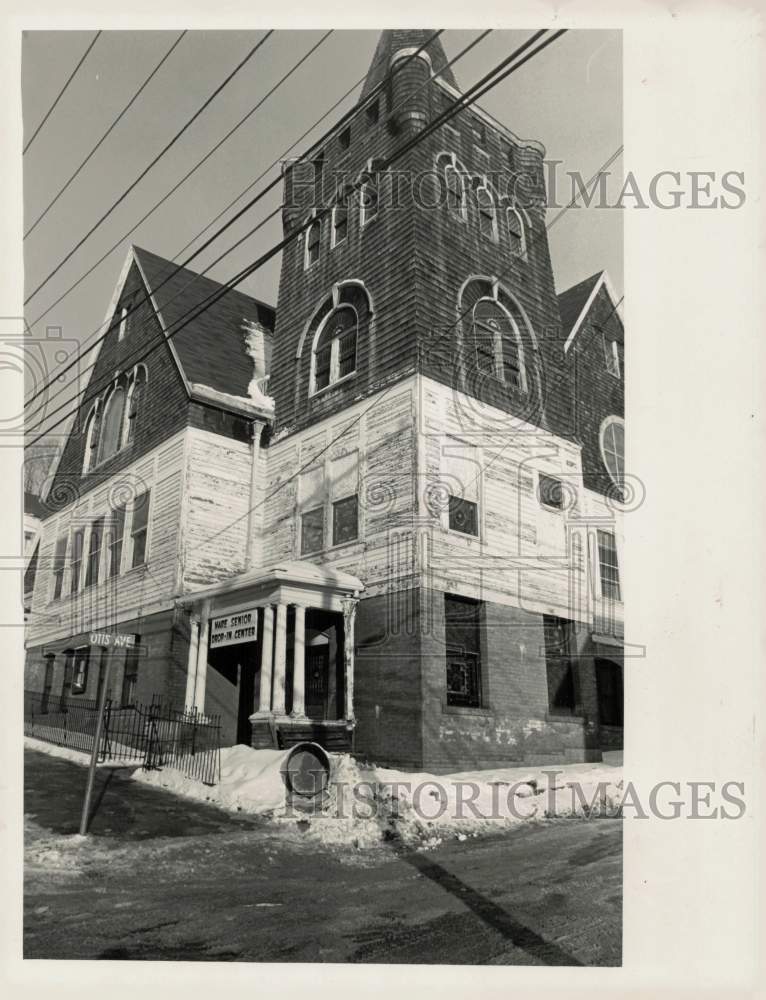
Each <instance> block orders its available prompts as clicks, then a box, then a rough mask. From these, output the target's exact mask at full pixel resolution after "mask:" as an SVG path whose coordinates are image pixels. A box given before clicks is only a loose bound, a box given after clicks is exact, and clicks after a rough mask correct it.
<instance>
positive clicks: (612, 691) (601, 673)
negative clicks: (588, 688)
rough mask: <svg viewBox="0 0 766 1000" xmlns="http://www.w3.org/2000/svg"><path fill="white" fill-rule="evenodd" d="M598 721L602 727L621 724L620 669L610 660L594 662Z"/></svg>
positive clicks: (621, 695) (621, 694)
mask: <svg viewBox="0 0 766 1000" xmlns="http://www.w3.org/2000/svg"><path fill="white" fill-rule="evenodd" d="M595 666H596V691H597V693H598V719H599V722H600V723H601V725H602V726H621V725H622V724H623V693H622V667H621V666H620V665H619V664H618V663H613V662H612V661H611V660H596V661H595Z"/></svg>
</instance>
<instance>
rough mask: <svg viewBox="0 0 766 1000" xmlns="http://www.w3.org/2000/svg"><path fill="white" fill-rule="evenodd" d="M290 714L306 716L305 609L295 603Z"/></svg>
mask: <svg viewBox="0 0 766 1000" xmlns="http://www.w3.org/2000/svg"><path fill="white" fill-rule="evenodd" d="M291 714H292V715H294V716H296V717H299V718H305V716H306V609H305V608H304V607H303V605H302V604H296V605H295V643H294V656H293V710H292V712H291Z"/></svg>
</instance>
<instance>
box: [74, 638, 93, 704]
mask: <svg viewBox="0 0 766 1000" xmlns="http://www.w3.org/2000/svg"><path fill="white" fill-rule="evenodd" d="M89 661H90V646H79V647H78V648H77V649H76V650H75V651H74V670H73V673H72V694H85V691H86V689H87V687H88V663H89Z"/></svg>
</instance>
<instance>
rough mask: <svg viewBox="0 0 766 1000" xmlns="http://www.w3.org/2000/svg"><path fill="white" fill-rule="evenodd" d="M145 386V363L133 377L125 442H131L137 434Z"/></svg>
mask: <svg viewBox="0 0 766 1000" xmlns="http://www.w3.org/2000/svg"><path fill="white" fill-rule="evenodd" d="M145 386H146V369H145V368H144V366H143V365H139V367H138V369H137V371H136V374H135V375H134V377H133V382H132V384H131V387H130V394H129V397H128V426H127V428H126V431H125V444H130V443H131V441H133V439H134V438H135V436H136V422H137V420H138V411H139V409H140V408H141V398H142V396H143V393H144V387H145Z"/></svg>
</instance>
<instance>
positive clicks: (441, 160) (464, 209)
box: [436, 150, 468, 222]
mask: <svg viewBox="0 0 766 1000" xmlns="http://www.w3.org/2000/svg"><path fill="white" fill-rule="evenodd" d="M436 167H437V172H438V173H440V174H441V173H443V174H444V183H445V184H446V185H447V197H446V199H445V201H446V208H447V211H448V212H449V214H450V215H451V216H452V217H453V219H457V220H458V221H460V222H468V197H467V195H466V185H465V179H466V176H467V173H468V172H467V171H466V169H465V167H464V166H463V164H462V163H461V162H460V160H458V158H457V154H455V153H449V152H447V151H446V150H443V151H442V152H441V153H438V154H437V156H436ZM449 171H453V172H454V173H455V174H457V176H458V179H459V180H460V189H461V192H462V197H461V200H460V212H459V213H456V212H454V211H453V210H452V209H451V208H450V207H449V182H448V181H447V174H448V172H449Z"/></svg>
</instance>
